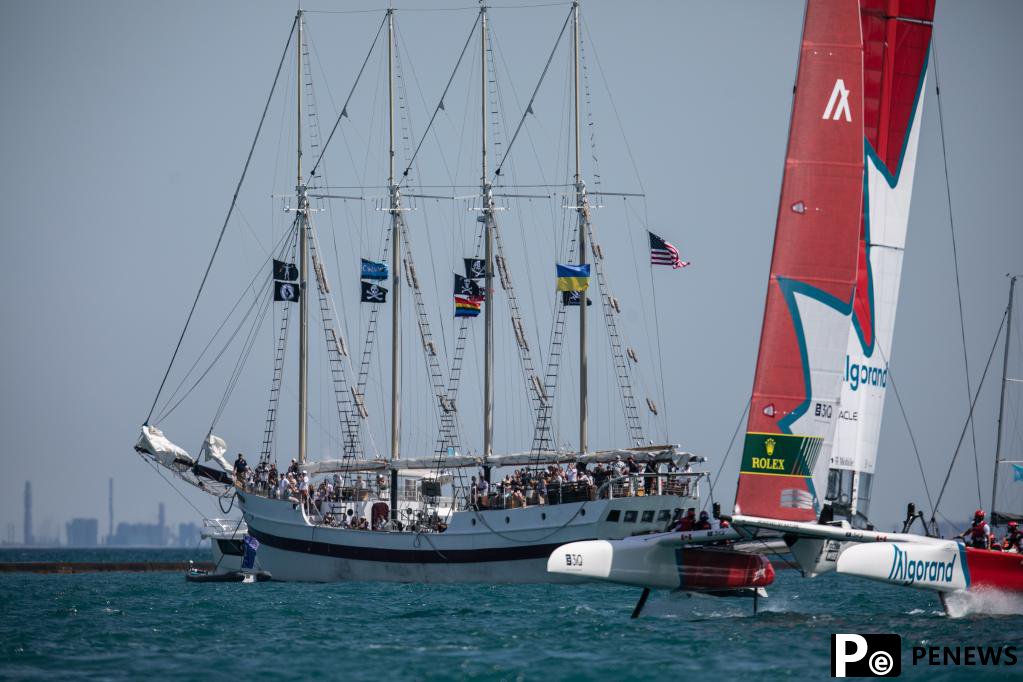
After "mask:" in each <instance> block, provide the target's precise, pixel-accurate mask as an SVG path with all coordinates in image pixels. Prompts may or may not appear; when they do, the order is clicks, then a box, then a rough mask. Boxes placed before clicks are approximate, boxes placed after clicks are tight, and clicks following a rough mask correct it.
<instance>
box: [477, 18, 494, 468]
mask: <svg viewBox="0 0 1023 682" xmlns="http://www.w3.org/2000/svg"><path fill="white" fill-rule="evenodd" d="M480 124H481V125H480V132H481V142H482V156H481V165H482V175H481V176H480V177H481V184H480V188H481V192H482V195H483V229H484V232H485V237H484V243H485V248H484V259H485V260H486V273H487V274H486V279H485V284H484V288H485V290H486V300H485V301H484V304H483V305H484V311H483V329H484V331H483V457H484V459H485V460H486V459H488V458H489V457H490V456H491V455H492V454H493V449H494V234H493V221H494V196H493V192H492V191H491V185H490V182H489V180H488V179H487V6H486V5H481V6H480Z"/></svg>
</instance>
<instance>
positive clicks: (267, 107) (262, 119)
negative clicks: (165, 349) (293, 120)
mask: <svg viewBox="0 0 1023 682" xmlns="http://www.w3.org/2000/svg"><path fill="white" fill-rule="evenodd" d="M296 26H298V15H297V14H296V15H295V20H294V21H293V22H292V23H291V30H290V31H289V32H288V40H287V42H285V43H284V51H283V52H282V53H281V60H280V62H278V63H277V73H276V74H275V75H274V81H273V85H271V86H270V94H269V95H267V98H266V104H265V105H264V106H263V114H262V116H260V117H259V125H258V126H256V134H255V136H254V137H253V138H252V144H251V145H250V146H249V154H248V156H246V157H245V165H244V166H243V167H242V174H241V177H239V178H238V184H237V186H235V189H234V195H233V196H232V197H231V205H230V206H229V207H228V209H227V215H226V216H224V224H223V225H222V226H221V227H220V234H219V235H218V236H217V243H216V244H215V245H214V247H213V253H211V254H210V260H209V263H207V264H206V272H204V273H203V276H202V281H201V282H199V290H198V291H196V292H195V300H194V301H192V308H191V309H190V310H189V311H188V317H187V318H185V326H184V327H183V328H182V329H181V335H180V336H179V337H178V342H177V344H175V346H174V352H173V353H172V354H171V359H170V362H169V363H168V364H167V371H165V372H164V374H163V379H162V380H161V381H160V387H159V388H158V389H157V390H156V395H155V396H154V397H153V404H152V405H151V406H150V407H149V414H148V415H146V421H145V422H144V423H145V424H148V423H149V420H150V419H151V418H152V417H153V410H155V409H156V403H157V402H159V400H160V394H161V393H162V392H163V387H164V384H166V383H167V377H168V376H170V371H171V368H172V367H174V361H175V360H176V359H177V357H178V351H180V350H181V342H182V341H184V340H185V333H186V332H187V331H188V325H189V323H190V322H191V321H192V315H193V314H195V308H196V306H197V305H198V304H199V298H200V296H202V290H203V288H204V287H205V286H206V279H207V278H208V277H209V276H210V270H211V269H213V261H214V260H216V258H217V251H219V250H220V245H221V243H222V242H223V241H224V233H225V232H227V225H228V223H229V222H230V221H231V215H232V214H233V213H234V207H235V205H236V204H237V203H238V194H239V193H240V192H241V189H242V184H243V183H244V182H245V176H246V175H247V174H248V172H249V164H250V163H251V162H252V155H253V153H254V152H255V151H256V143H257V142H259V136H260V133H262V131H263V123H264V122H265V121H266V114H267V112H268V111H269V110H270V102H272V101H273V96H274V92H275V91H276V90H277V82H278V81H279V80H280V78H281V69H282V68H283V67H284V59H285V58H286V57H287V56H288V48H289V47H290V46H291V38H292V36H293V35H294V34H295V27H296Z"/></svg>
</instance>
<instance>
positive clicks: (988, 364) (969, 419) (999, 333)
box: [931, 308, 1009, 524]
mask: <svg viewBox="0 0 1023 682" xmlns="http://www.w3.org/2000/svg"><path fill="white" fill-rule="evenodd" d="M1008 315H1009V309H1008V308H1006V309H1005V312H1003V313H1002V321H1001V323H1000V324H999V325H998V331H997V332H996V333H995V340H994V342H993V343H992V344H991V352H990V353H988V356H987V362H986V363H985V364H984V373H983V374H981V375H980V384H978V385H977V392H976V393H975V394H974V395H973V400H972V401H971V403H970V412H969V414H967V415H966V423H965V424H963V432H962V433H961V434H959V443H958V444H957V445H956V449H955V453H953V455H952V461H951V462H950V463H949V465H948V471H947V472H945V481H944V482H943V483H942V484H941V491H940V492H939V493H938V499H937V500H936V501H935V503H934V511H933V513H932V514H931V523H932V524H933V523H934V522H935V519H934V516H935V514H937V513H938V505H940V504H941V498H942V496H943V495H944V494H945V487H946V486H948V480H949V478H951V476H952V468H953V467H954V466H955V463H956V457H958V456H959V448H960V447H962V444H963V439H964V438H965V437H966V429H967V427H968V426H969V425H970V423H971V422H972V421H973V408H974V407H976V405H977V398H979V397H980V389H981V388H983V386H984V379H985V378H987V371H988V369H990V368H991V358H993V357H994V355H995V349H996V348H997V347H998V339H1000V338H1001V336H1002V329H1003V328H1004V327H1005V320H1006V318H1007V317H1008Z"/></svg>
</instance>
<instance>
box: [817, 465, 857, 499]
mask: <svg viewBox="0 0 1023 682" xmlns="http://www.w3.org/2000/svg"><path fill="white" fill-rule="evenodd" d="M854 473H855V472H853V471H851V470H849V469H828V491H827V493H825V495H824V499H826V500H828V501H829V502H837V503H838V504H839V505H841V506H847V505H848V504H849V503H850V502H851V501H852V487H853V474H854Z"/></svg>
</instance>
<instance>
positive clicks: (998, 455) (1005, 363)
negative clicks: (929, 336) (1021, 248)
mask: <svg viewBox="0 0 1023 682" xmlns="http://www.w3.org/2000/svg"><path fill="white" fill-rule="evenodd" d="M1015 289H1016V276H1015V275H1010V277H1009V308H1008V310H1006V313H1005V314H1006V317H1007V319H1006V321H1005V354H1004V355H1003V356H1002V392H1001V396H1000V397H999V399H998V435H997V437H996V440H995V443H996V445H995V474H994V477H993V480H992V482H991V521H992V523H994V522H995V521H996V518H995V514H996V512H995V499H996V495H997V494H998V465H999V464H1001V462H1002V418H1003V417H1004V415H1005V384H1006V383H1007V381H1006V380H1007V377H1006V374H1007V372H1008V371H1009V339H1010V337H1011V335H1012V294H1013V292H1014V290H1015Z"/></svg>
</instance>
